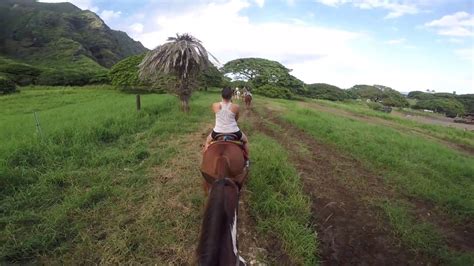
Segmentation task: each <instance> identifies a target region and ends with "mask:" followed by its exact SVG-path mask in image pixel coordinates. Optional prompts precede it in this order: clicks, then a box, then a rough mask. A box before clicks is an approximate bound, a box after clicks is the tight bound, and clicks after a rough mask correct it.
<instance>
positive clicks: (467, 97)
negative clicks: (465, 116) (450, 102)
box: [456, 94, 474, 113]
mask: <svg viewBox="0 0 474 266" xmlns="http://www.w3.org/2000/svg"><path fill="white" fill-rule="evenodd" d="M456 100H458V101H459V102H460V103H462V104H463V105H464V109H465V110H466V113H474V94H463V95H457V96H456Z"/></svg>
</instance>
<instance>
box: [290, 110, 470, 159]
mask: <svg viewBox="0 0 474 266" xmlns="http://www.w3.org/2000/svg"><path fill="white" fill-rule="evenodd" d="M299 104H300V105H302V106H304V107H309V108H312V109H316V110H319V111H323V112H326V113H332V114H337V115H339V116H342V117H346V118H351V119H356V120H359V121H363V122H366V123H370V124H373V125H385V126H389V127H391V128H393V129H396V130H398V131H399V132H400V133H401V134H413V135H417V136H420V137H423V138H428V139H430V140H432V141H435V142H438V143H440V144H442V145H444V146H446V147H449V148H451V149H454V150H457V151H459V152H462V153H463V154H466V155H470V156H474V148H473V147H469V146H466V145H463V144H460V143H454V142H451V141H449V140H445V139H443V138H440V137H438V136H435V135H432V134H430V133H429V132H427V131H424V130H422V129H418V128H414V127H407V126H404V125H401V124H399V123H396V122H392V121H389V120H385V119H382V118H378V117H372V116H365V115H362V114H357V113H352V112H349V111H345V110H341V109H338V108H333V107H329V106H325V105H320V104H317V103H308V102H300V103H299Z"/></svg>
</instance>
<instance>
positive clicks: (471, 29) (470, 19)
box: [425, 11, 474, 37]
mask: <svg viewBox="0 0 474 266" xmlns="http://www.w3.org/2000/svg"><path fill="white" fill-rule="evenodd" d="M425 26H426V27H429V28H433V29H436V30H437V33H438V34H440V35H446V36H455V37H469V36H474V15H473V14H469V13H467V12H464V11H461V12H456V13H454V14H451V15H446V16H443V17H442V18H440V19H438V20H433V21H431V22H428V23H425Z"/></svg>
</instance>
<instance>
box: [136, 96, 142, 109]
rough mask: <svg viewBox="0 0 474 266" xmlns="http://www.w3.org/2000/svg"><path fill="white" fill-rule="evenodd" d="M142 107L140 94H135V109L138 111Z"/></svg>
mask: <svg viewBox="0 0 474 266" xmlns="http://www.w3.org/2000/svg"><path fill="white" fill-rule="evenodd" d="M141 108H142V103H141V101H140V94H137V111H140V109H141Z"/></svg>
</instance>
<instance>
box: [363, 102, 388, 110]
mask: <svg viewBox="0 0 474 266" xmlns="http://www.w3.org/2000/svg"><path fill="white" fill-rule="evenodd" d="M367 106H369V108H370V109H373V110H376V111H380V112H383V110H384V108H383V104H381V103H376V102H368V103H367Z"/></svg>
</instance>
